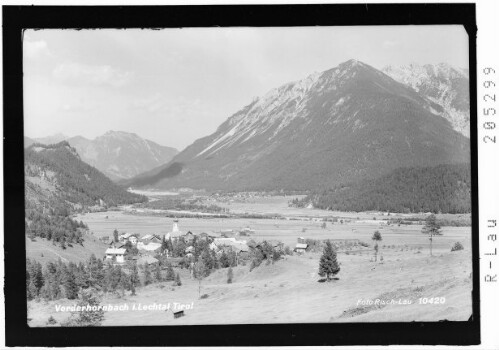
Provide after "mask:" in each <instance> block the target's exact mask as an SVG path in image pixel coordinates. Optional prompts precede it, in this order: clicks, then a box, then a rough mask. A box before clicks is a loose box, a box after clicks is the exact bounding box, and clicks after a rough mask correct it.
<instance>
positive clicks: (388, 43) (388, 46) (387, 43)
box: [383, 40, 398, 49]
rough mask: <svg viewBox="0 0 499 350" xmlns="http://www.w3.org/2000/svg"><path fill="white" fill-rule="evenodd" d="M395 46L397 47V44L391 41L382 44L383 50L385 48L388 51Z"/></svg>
mask: <svg viewBox="0 0 499 350" xmlns="http://www.w3.org/2000/svg"><path fill="white" fill-rule="evenodd" d="M397 45H398V42H396V41H393V40H385V41H384V42H383V48H385V49H389V48H392V47H394V46H397Z"/></svg>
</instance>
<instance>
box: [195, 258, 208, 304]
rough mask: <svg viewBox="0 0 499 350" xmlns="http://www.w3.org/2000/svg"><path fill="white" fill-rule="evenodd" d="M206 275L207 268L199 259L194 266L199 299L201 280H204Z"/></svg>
mask: <svg viewBox="0 0 499 350" xmlns="http://www.w3.org/2000/svg"><path fill="white" fill-rule="evenodd" d="M206 275H207V268H206V265H205V263H204V262H203V260H201V259H199V260H198V261H197V262H196V263H195V264H194V277H195V278H196V279H197V280H198V282H199V297H200V298H201V281H202V280H203V278H205V277H206Z"/></svg>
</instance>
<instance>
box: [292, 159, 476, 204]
mask: <svg viewBox="0 0 499 350" xmlns="http://www.w3.org/2000/svg"><path fill="white" fill-rule="evenodd" d="M309 203H313V206H314V207H315V208H321V209H329V210H339V211H357V212H360V211H366V210H376V211H389V212H399V213H403V212H433V213H438V212H443V213H469V212H471V172H470V165H469V164H451V165H449V164H444V165H438V166H436V167H413V168H399V169H396V170H394V171H392V172H391V173H389V174H387V175H384V176H381V177H380V178H377V179H373V180H363V181H360V182H357V183H351V184H346V185H338V186H336V187H334V188H332V189H328V190H326V191H321V192H315V193H313V194H311V195H309V196H307V197H305V198H304V199H303V200H301V201H294V204H295V205H298V206H306V205H308V204H309Z"/></svg>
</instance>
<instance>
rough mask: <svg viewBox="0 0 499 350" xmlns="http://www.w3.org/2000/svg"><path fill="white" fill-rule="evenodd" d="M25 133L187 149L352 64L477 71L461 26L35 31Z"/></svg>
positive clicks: (27, 70) (29, 42)
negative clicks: (288, 87)
mask: <svg viewBox="0 0 499 350" xmlns="http://www.w3.org/2000/svg"><path fill="white" fill-rule="evenodd" d="M23 51H24V57H23V69H24V121H25V135H26V136H29V137H33V138H37V137H44V136H48V135H53V134H56V133H63V134H64V135H67V136H70V137H71V136H76V135H81V136H84V137H87V138H90V139H93V138H95V137H97V136H100V135H102V134H104V133H105V132H106V131H108V130H116V131H117V130H119V131H126V132H134V133H136V134H138V135H139V136H141V137H143V138H146V139H149V140H152V141H154V142H157V143H159V144H161V145H165V146H171V147H175V148H177V149H179V150H182V149H183V148H185V147H186V146H188V145H189V144H191V143H192V142H194V141H195V140H196V139H198V138H200V137H204V136H207V135H210V134H211V133H213V132H215V130H216V129H217V127H218V126H219V125H220V124H221V123H223V122H224V121H225V120H226V119H227V118H229V117H230V116H231V115H232V114H234V113H236V112H237V111H238V110H240V109H241V108H243V107H244V106H246V105H248V104H249V103H251V101H252V100H253V99H254V98H255V97H258V96H262V95H264V94H265V93H266V92H268V91H269V90H271V89H273V88H275V87H278V86H280V85H283V84H285V83H287V82H291V81H296V80H300V79H303V78H305V77H307V76H308V75H310V74H312V73H314V72H321V71H324V70H327V69H330V68H333V67H336V66H337V65H338V64H340V63H342V62H344V61H347V60H349V59H352V58H353V59H357V60H360V61H362V62H364V63H367V64H369V65H371V66H373V67H375V68H378V69H381V68H382V67H384V66H386V65H406V64H410V63H418V64H427V63H431V64H438V63H441V62H444V63H448V64H451V65H452V66H455V67H459V68H468V36H467V34H466V31H465V30H464V28H463V27H462V26H457V25H456V26H414V25H412V26H376V27H365V26H357V27H293V28H291V27H289V28H245V27H235V28H183V29H164V30H148V29H143V30H140V29H127V30H117V29H116V30H115V29H102V30H80V31H76V30H38V31H35V30H27V31H26V32H25V33H24V38H23Z"/></svg>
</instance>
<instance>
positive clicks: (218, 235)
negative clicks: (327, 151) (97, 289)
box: [99, 219, 308, 267]
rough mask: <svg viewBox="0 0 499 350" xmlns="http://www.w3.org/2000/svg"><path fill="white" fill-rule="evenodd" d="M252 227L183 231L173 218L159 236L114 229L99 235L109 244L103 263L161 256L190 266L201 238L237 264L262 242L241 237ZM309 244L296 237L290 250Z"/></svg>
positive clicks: (275, 244)
mask: <svg viewBox="0 0 499 350" xmlns="http://www.w3.org/2000/svg"><path fill="white" fill-rule="evenodd" d="M254 233H255V230H253V229H251V228H250V227H245V228H243V229H241V230H233V229H224V230H220V232H210V233H206V232H201V233H198V234H197V233H193V232H191V231H187V232H185V231H182V230H181V229H180V227H179V220H178V219H174V220H173V224H172V229H171V231H170V232H168V233H166V234H165V235H163V236H161V235H159V234H145V235H144V236H141V235H140V234H138V233H122V234H119V233H118V231H117V230H115V232H114V237H112V238H111V237H110V236H102V237H100V238H99V240H100V241H102V242H104V243H106V244H109V248H107V249H106V251H105V258H104V261H105V262H111V263H112V264H113V265H124V264H125V263H126V262H127V261H134V262H136V263H137V264H138V265H140V266H143V265H153V264H157V263H159V258H164V259H165V262H166V263H169V264H171V265H172V266H174V267H178V266H182V262H184V264H185V262H186V261H188V264H189V266H192V265H193V259H194V253H195V242H196V241H202V242H205V244H207V245H208V247H209V249H210V250H211V251H212V252H213V253H215V255H216V256H217V257H219V256H220V255H221V254H222V253H226V254H228V253H234V254H235V257H236V265H237V264H238V263H239V262H240V261H247V260H248V259H249V257H250V250H251V249H256V248H259V247H260V246H261V245H262V244H263V242H256V241H255V240H254V239H249V240H248V239H242V238H241V237H250V236H251V235H252V234H254ZM180 244H182V245H183V246H184V245H185V249H181V250H180V251H179V249H178V248H177V249H174V248H173V247H174V245H177V246H178V245H180ZM265 244H269V245H271V246H272V248H273V250H275V251H276V252H278V253H279V254H284V253H285V250H287V252H288V253H289V252H290V248H289V247H286V249H285V247H284V244H283V243H282V242H280V241H277V240H270V241H265ZM307 247H308V244H307V243H305V238H303V237H299V238H298V240H297V243H296V245H295V247H294V249H293V251H294V252H295V253H298V254H302V253H304V252H305V251H306V249H307Z"/></svg>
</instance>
